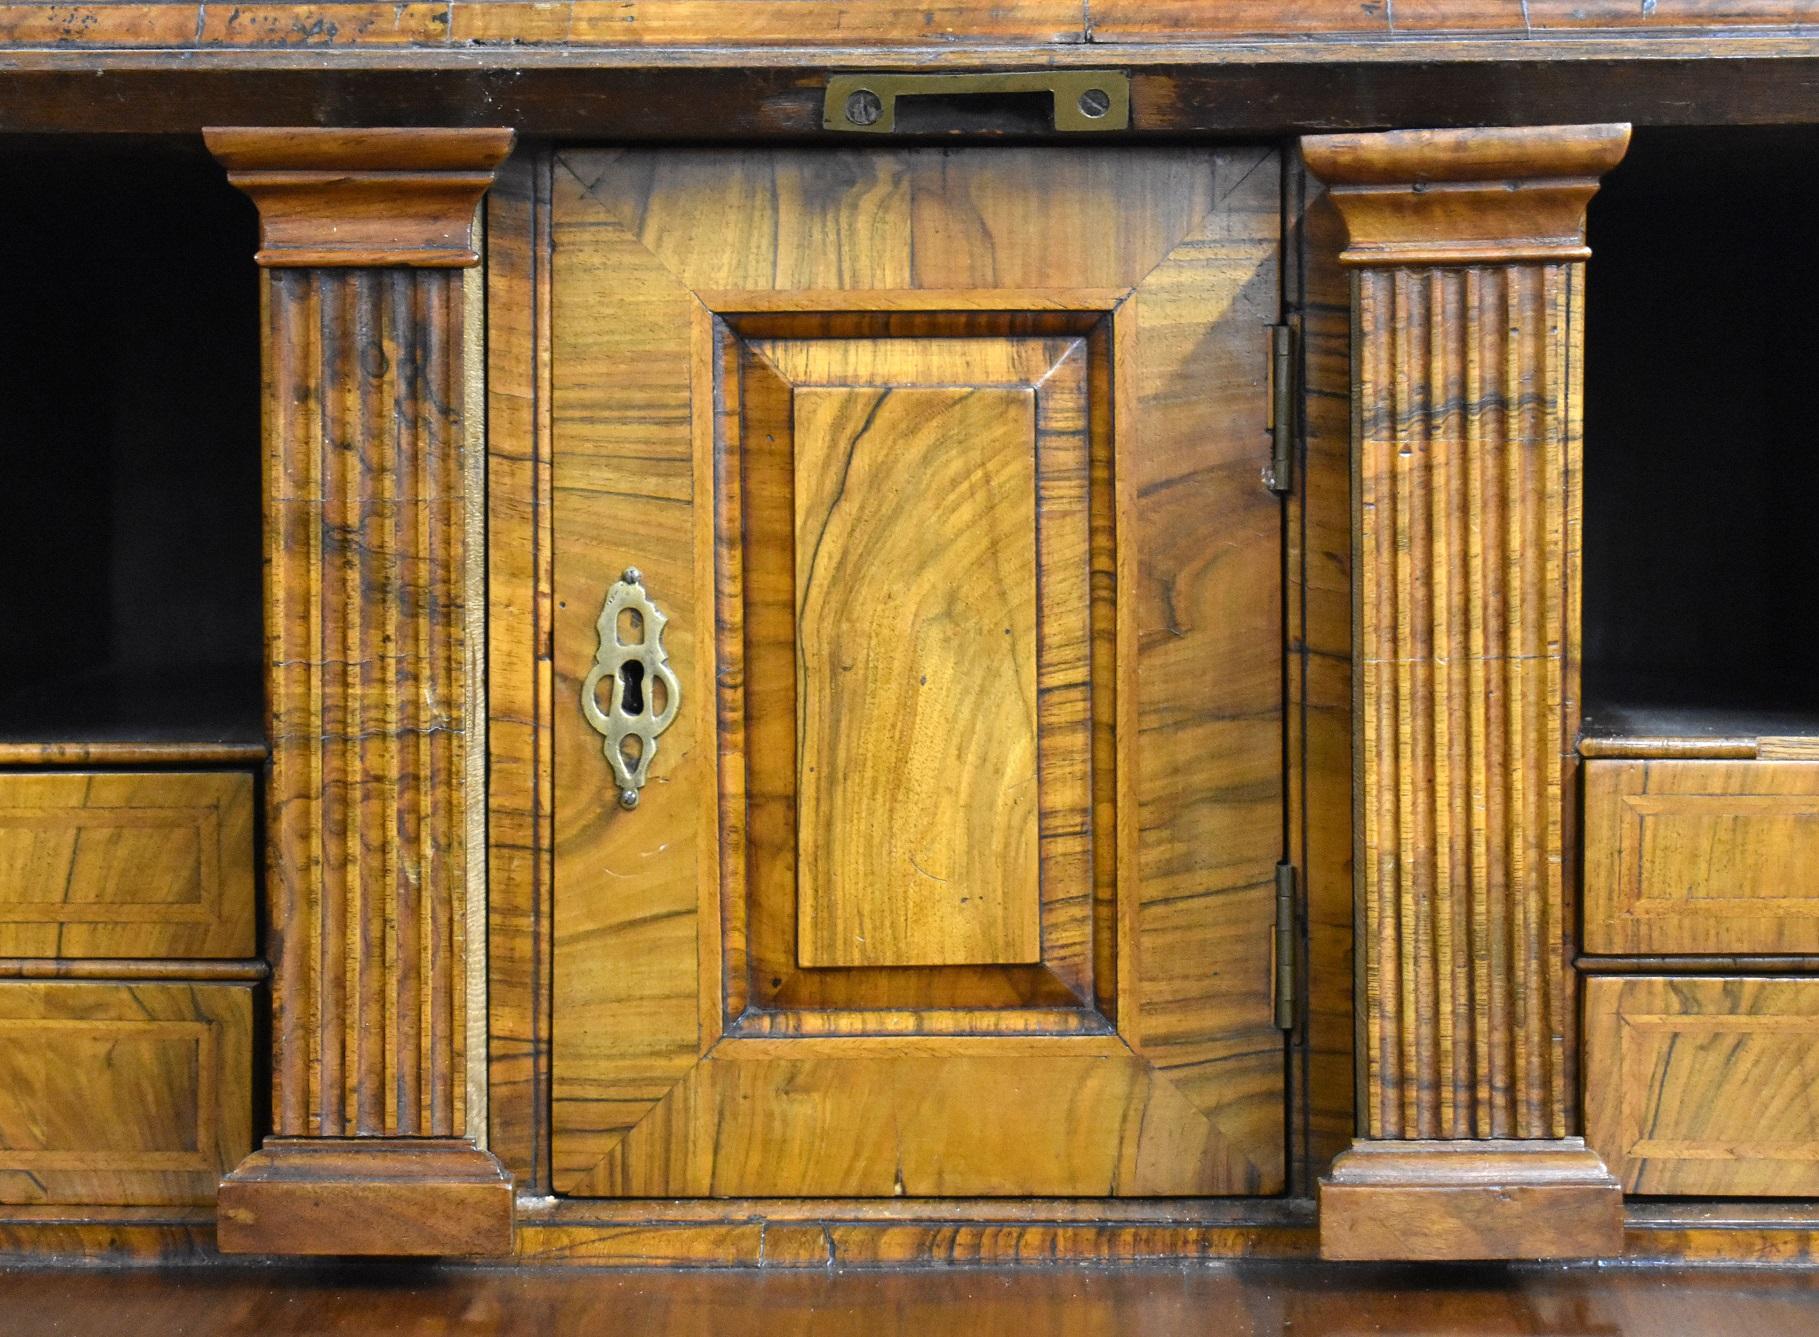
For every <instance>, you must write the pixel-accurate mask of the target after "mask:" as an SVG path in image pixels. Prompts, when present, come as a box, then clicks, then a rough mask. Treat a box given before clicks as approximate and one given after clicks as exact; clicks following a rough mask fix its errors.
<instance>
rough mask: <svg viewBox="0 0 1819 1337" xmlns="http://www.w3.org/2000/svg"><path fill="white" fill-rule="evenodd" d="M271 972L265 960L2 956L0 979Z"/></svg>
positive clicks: (251, 978) (242, 976)
mask: <svg viewBox="0 0 1819 1337" xmlns="http://www.w3.org/2000/svg"><path fill="white" fill-rule="evenodd" d="M270 974H271V967H270V966H269V965H267V964H266V963H265V962H264V961H254V960H245V961H202V960H187V959H185V960H169V961H145V960H138V959H130V960H129V959H126V958H111V959H110V958H94V959H91V960H82V961H78V960H70V959H67V958H65V959H61V960H57V959H49V958H44V957H22V956H7V957H0V980H119V981H121V982H122V983H125V982H128V981H133V980H178V981H183V980H195V981H198V982H208V983H216V982H222V981H228V982H233V981H238V982H245V983H257V982H258V981H260V980H263V979H265V978H266V977H267V976H269V975H270Z"/></svg>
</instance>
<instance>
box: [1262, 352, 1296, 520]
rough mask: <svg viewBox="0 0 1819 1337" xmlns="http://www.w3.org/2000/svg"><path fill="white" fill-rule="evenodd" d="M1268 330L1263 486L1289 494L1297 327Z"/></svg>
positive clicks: (1292, 469)
mask: <svg viewBox="0 0 1819 1337" xmlns="http://www.w3.org/2000/svg"><path fill="white" fill-rule="evenodd" d="M1269 332H1270V376H1269V436H1270V458H1269V463H1268V464H1267V465H1265V466H1264V469H1263V485H1264V486H1265V487H1267V488H1268V489H1269V490H1270V491H1271V492H1276V493H1287V492H1289V491H1290V490H1291V489H1292V488H1293V487H1294V485H1295V389H1296V384H1295V381H1296V377H1295V327H1294V326H1293V325H1271V326H1270V327H1269Z"/></svg>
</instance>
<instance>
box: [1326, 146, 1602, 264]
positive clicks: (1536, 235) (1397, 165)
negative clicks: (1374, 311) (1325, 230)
mask: <svg viewBox="0 0 1819 1337" xmlns="http://www.w3.org/2000/svg"><path fill="white" fill-rule="evenodd" d="M1629 138H1630V128H1629V126H1627V125H1555V126H1540V127H1530V128H1520V129H1494V130H1398V131H1393V132H1390V133H1387V134H1356V135H1315V136H1311V137H1309V138H1306V139H1303V140H1302V141H1301V151H1302V153H1303V154H1304V155H1305V157H1306V160H1307V165H1308V168H1309V170H1311V171H1312V172H1313V173H1314V175H1316V176H1318V177H1319V178H1320V179H1321V180H1322V181H1324V182H1325V183H1326V185H1327V189H1328V191H1329V192H1330V193H1331V195H1332V198H1333V202H1334V203H1335V204H1336V205H1338V207H1339V212H1340V214H1341V216H1342V217H1343V218H1344V219H1345V226H1346V231H1347V235H1348V244H1347V246H1346V248H1345V250H1344V251H1343V252H1342V253H1341V254H1340V261H1341V262H1342V263H1344V264H1347V265H1469V264H1508V263H1513V262H1516V261H1522V260H1541V261H1553V262H1566V261H1573V260H1584V259H1585V258H1586V257H1588V256H1589V255H1590V254H1591V251H1590V250H1588V249H1587V248H1586V245H1585V207H1586V204H1587V203H1588V202H1589V201H1590V200H1591V198H1592V196H1593V195H1594V194H1596V193H1597V190H1598V181H1599V179H1600V178H1601V177H1602V176H1603V175H1604V173H1606V172H1608V171H1610V169H1611V168H1613V167H1615V166H1616V165H1617V163H1618V162H1620V161H1621V160H1622V158H1623V154H1624V150H1625V149H1627V148H1628V147H1629Z"/></svg>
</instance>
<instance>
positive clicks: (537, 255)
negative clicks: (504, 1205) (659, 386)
mask: <svg viewBox="0 0 1819 1337" xmlns="http://www.w3.org/2000/svg"><path fill="white" fill-rule="evenodd" d="M549 191H550V176H549V170H548V163H547V161H546V160H543V159H540V158H535V157H533V156H532V155H529V154H524V153H520V154H516V155H514V156H513V157H512V158H510V159H509V160H507V162H506V163H505V164H504V165H503V166H502V167H501V168H500V172H499V180H498V183H497V184H496V185H495V186H494V187H493V189H492V190H491V191H490V192H489V193H488V195H487V198H486V203H485V209H486V238H487V298H486V308H487V327H488V338H487V346H486V358H487V367H486V373H487V374H486V393H487V433H486V451H487V461H486V464H487V483H488V485H487V490H486V508H487V536H488V542H487V545H486V561H487V619H486V679H487V695H486V702H487V768H488V772H489V774H490V777H491V782H490V783H489V784H488V785H487V902H486V908H487V951H486V972H487V973H486V983H487V1088H488V1098H487V1114H488V1122H489V1125H490V1128H489V1132H490V1136H489V1137H488V1140H487V1144H488V1146H489V1148H490V1149H491V1150H492V1152H493V1154H494V1155H496V1156H497V1157H498V1158H499V1160H500V1162H501V1163H502V1164H503V1165H504V1166H505V1167H506V1168H507V1169H508V1170H509V1171H510V1172H511V1174H512V1177H513V1180H514V1182H515V1183H516V1185H517V1186H518V1188H519V1189H520V1190H522V1191H523V1192H525V1193H528V1194H535V1195H543V1194H546V1193H547V1192H548V1191H549V1177H550V1162H549V1154H548V1147H549V1142H548V1139H549V1027H550V1017H549V991H548V990H549V968H550V937H549V933H550V883H551V880H552V878H551V874H552V869H551V865H550V847H551V842H552V839H553V835H554V833H553V832H552V831H551V829H550V823H549V821H548V805H549V794H550V786H551V783H552V774H551V756H550V744H551V739H552V728H553V725H554V723H555V721H554V718H553V707H552V705H551V702H552V699H553V698H552V691H553V687H552V673H551V660H552V650H553V638H552V637H551V634H550V627H551V622H552V616H553V613H554V594H553V592H552V587H553V585H554V571H553V569H552V562H551V551H550V533H549V516H550V507H551V499H550V451H549V444H550V437H549V426H550V423H549V411H550V380H549V378H550V361H549V354H550V340H549V319H550V308H549V283H550V273H549V254H550V248H549Z"/></svg>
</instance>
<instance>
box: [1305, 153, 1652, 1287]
mask: <svg viewBox="0 0 1819 1337" xmlns="http://www.w3.org/2000/svg"><path fill="white" fill-rule="evenodd" d="M1627 138H1628V130H1627V128H1626V127H1622V126H1592V127H1563V128H1552V129H1540V130H1494V131H1470V132H1409V133H1393V134H1383V135H1335V136H1326V137H1321V138H1317V139H1311V140H1306V141H1303V142H1304V147H1305V149H1306V152H1307V158H1308V164H1309V166H1310V168H1312V169H1313V170H1314V171H1316V172H1318V173H1320V174H1321V175H1322V176H1323V177H1324V178H1325V179H1326V180H1327V182H1328V183H1329V185H1330V186H1331V187H1332V192H1333V197H1334V200H1335V202H1336V204H1337V206H1338V208H1339V210H1340V212H1341V214H1342V215H1343V216H1344V218H1345V221H1346V225H1347V228H1348V232H1349V235H1350V239H1351V244H1350V248H1349V249H1348V250H1347V251H1346V252H1345V256H1344V258H1345V259H1347V260H1348V262H1349V263H1351V264H1352V265H1353V266H1354V269H1353V274H1352V310H1353V349H1352V359H1353V361H1352V368H1353V404H1354V414H1355V417H1354V421H1353V434H1354V454H1355V460H1356V475H1355V478H1356V489H1355V493H1354V502H1353V505H1354V512H1353V516H1354V532H1355V540H1354V541H1355V545H1356V548H1355V554H1354V558H1355V560H1354V571H1355V576H1354V585H1355V589H1356V600H1357V614H1358V622H1357V627H1356V630H1355V632H1354V635H1355V640H1356V643H1355V650H1354V661H1355V666H1356V673H1357V678H1358V702H1357V713H1356V717H1355V725H1354V728H1355V753H1356V756H1357V758H1358V762H1357V767H1358V769H1357V786H1358V791H1357V803H1358V821H1357V830H1356V832H1355V837H1356V840H1357V843H1358V854H1357V860H1356V866H1357V896H1358V902H1359V906H1360V910H1361V915H1360V929H1361V933H1360V936H1359V939H1358V943H1357V956H1358V967H1357V968H1358V970H1359V971H1360V972H1361V981H1360V983H1361V985H1362V987H1361V989H1360V996H1359V1001H1360V1007H1361V1010H1362V1013H1363V1015H1362V1017H1361V1024H1360V1029H1359V1039H1360V1044H1361V1046H1362V1049H1363V1053H1362V1056H1361V1062H1360V1065H1359V1067H1360V1076H1361V1089H1360V1091H1359V1132H1360V1134H1361V1135H1362V1136H1363V1137H1364V1138H1365V1139H1366V1141H1365V1142H1364V1143H1362V1144H1359V1145H1358V1146H1355V1147H1354V1148H1353V1150H1352V1151H1351V1152H1349V1153H1347V1154H1348V1156H1350V1157H1353V1158H1356V1157H1359V1156H1361V1155H1362V1156H1375V1155H1377V1153H1378V1151H1379V1150H1381V1152H1382V1154H1383V1156H1386V1157H1391V1158H1392V1159H1389V1160H1382V1159H1377V1160H1369V1161H1367V1162H1364V1163H1365V1164H1368V1165H1370V1166H1376V1167H1382V1168H1383V1173H1382V1174H1376V1173H1375V1172H1373V1173H1372V1174H1364V1173H1363V1172H1361V1171H1359V1170H1357V1169H1356V1168H1353V1169H1350V1170H1347V1171H1346V1172H1345V1175H1344V1176H1342V1175H1341V1171H1340V1169H1339V1168H1338V1167H1337V1166H1336V1167H1335V1171H1334V1175H1335V1178H1334V1180H1333V1181H1331V1182H1332V1183H1333V1184H1336V1185H1343V1186H1344V1192H1343V1193H1341V1194H1340V1195H1339V1197H1338V1198H1337V1199H1336V1200H1335V1201H1338V1202H1340V1203H1348V1204H1349V1203H1356V1202H1359V1201H1360V1200H1363V1199H1366V1198H1369V1197H1371V1196H1372V1195H1381V1196H1383V1198H1384V1201H1385V1204H1386V1211H1387V1209H1388V1208H1393V1207H1394V1206H1395V1205H1396V1204H1398V1203H1400V1202H1401V1201H1402V1200H1403V1198H1404V1196H1405V1193H1406V1185H1405V1183H1404V1181H1405V1180H1406V1181H1407V1182H1408V1183H1419V1184H1421V1186H1422V1187H1423V1188H1425V1189H1438V1188H1439V1187H1441V1186H1443V1185H1444V1184H1445V1183H1446V1182H1447V1176H1448V1175H1455V1174H1457V1175H1463V1176H1465V1178H1464V1180H1462V1181H1461V1182H1462V1183H1469V1184H1472V1185H1481V1184H1482V1182H1483V1181H1484V1179H1485V1176H1486V1175H1487V1174H1489V1173H1492V1172H1493V1171H1494V1170H1495V1169H1496V1167H1500V1166H1505V1165H1509V1166H1511V1167H1512V1168H1521V1167H1530V1168H1532V1167H1534V1166H1536V1165H1538V1164H1540V1162H1538V1161H1534V1160H1517V1161H1511V1160H1510V1159H1509V1156H1508V1155H1507V1154H1505V1151H1504V1149H1505V1148H1507V1147H1509V1146H1512V1145H1513V1143H1512V1142H1511V1140H1512V1139H1534V1140H1536V1141H1537V1142H1538V1143H1541V1144H1550V1143H1559V1141H1560V1140H1561V1139H1564V1138H1569V1137H1571V1136H1572V1135H1573V1134H1574V1133H1575V1132H1576V1131H1577V1125H1578V1110H1577V1107H1576V1099H1575V1093H1576V1091H1577V1081H1576V1076H1575V1061H1576V1053H1575V1049H1574V1046H1573V1044H1572V1041H1571V1039H1570V1037H1571V1036H1572V1035H1573V1033H1574V1030H1575V1027H1574V1012H1573V999H1572V978H1571V966H1570V963H1571V960H1572V925H1571V914H1570V909H1571V899H1570V895H1569V888H1570V887H1571V886H1572V882H1573V879H1572V876H1571V869H1570V866H1569V865H1570V857H1571V850H1572V847H1573V844H1574V842H1573V840H1572V838H1571V836H1570V832H1571V830H1572V826H1573V811H1572V804H1571V795H1572V794H1573V792H1574V779H1575V767H1576V765H1577V754H1576V750H1575V743H1576V739H1577V735H1578V726H1579V705H1578V699H1579V686H1578V680H1579V663H1578V660H1579V655H1578V641H1579V588H1580V576H1579V530H1580V518H1579V517H1580V499H1579V487H1580V483H1579V479H1580V466H1579V455H1580V427H1581V422H1580V419H1581V413H1580V375H1581V372H1580V364H1581V344H1582V341H1583V309H1584V266H1583V259H1584V256H1585V254H1586V252H1585V250H1584V245H1583V242H1584V235H1583V223H1584V211H1585V202H1586V200H1587V199H1588V198H1589V197H1590V196H1591V193H1592V192H1593V191H1594V190H1595V189H1596V187H1597V176H1596V174H1597V173H1598V172H1600V171H1602V170H1604V169H1605V168H1607V167H1609V166H1610V165H1611V164H1613V163H1614V162H1615V161H1616V160H1617V158H1618V157H1619V156H1620V155H1621V153H1622V150H1623V146H1624V144H1625V142H1626V141H1627ZM1473 1148H1477V1149H1479V1152H1480V1153H1481V1157H1480V1159H1478V1160H1474V1159H1473V1155H1474V1154H1477V1153H1474V1152H1473V1151H1472V1149H1473ZM1580 1154H1583V1155H1589V1153H1583V1150H1582V1149H1581V1153H1580ZM1424 1156H1431V1157H1433V1158H1434V1161H1433V1165H1432V1167H1431V1168H1430V1169H1429V1170H1426V1171H1423V1172H1422V1173H1421V1174H1420V1175H1416V1174H1414V1172H1413V1171H1412V1170H1408V1169H1406V1167H1407V1166H1408V1165H1409V1164H1411V1163H1412V1162H1411V1160H1410V1158H1413V1160H1416V1161H1418V1160H1420V1159H1421V1158H1422V1157H1424ZM1484 1158H1488V1159H1484ZM1594 1159H1595V1158H1594ZM1486 1166H1488V1167H1491V1170H1490V1171H1487V1170H1485V1169H1484V1167H1486ZM1605 1178H1606V1179H1607V1180H1608V1176H1606V1177H1605ZM1526 1182H1527V1181H1524V1180H1520V1179H1518V1180H1515V1181H1512V1185H1518V1184H1524V1183H1526ZM1589 1182H1590V1181H1588V1183H1589ZM1601 1191H1609V1192H1612V1193H1614V1192H1615V1189H1614V1185H1610V1186H1607V1189H1605V1190H1601ZM1572 1194H1573V1195H1574V1196H1573V1197H1572V1198H1571V1201H1573V1202H1581V1201H1583V1202H1585V1203H1590V1202H1591V1201H1592V1199H1593V1198H1594V1197H1595V1196H1596V1195H1595V1194H1593V1193H1592V1191H1591V1189H1590V1188H1589V1187H1587V1186H1586V1185H1576V1186H1575V1187H1574V1188H1573V1189H1572ZM1532 1196H1533V1195H1532V1194H1527V1193H1526V1190H1525V1193H1524V1194H1516V1195H1514V1196H1511V1197H1509V1198H1507V1199H1504V1198H1499V1197H1498V1196H1497V1195H1496V1194H1495V1193H1489V1194H1487V1193H1483V1192H1476V1195H1475V1197H1468V1198H1464V1199H1460V1201H1470V1202H1471V1203H1472V1205H1471V1206H1470V1208H1469V1213H1470V1216H1471V1218H1472V1219H1471V1220H1470V1221H1469V1222H1466V1223H1463V1224H1461V1225H1460V1226H1459V1227H1457V1228H1456V1229H1455V1230H1454V1232H1453V1235H1452V1236H1451V1237H1453V1238H1457V1239H1458V1240H1460V1241H1461V1244H1460V1247H1462V1248H1470V1249H1472V1250H1475V1251H1476V1252H1472V1253H1469V1254H1464V1255H1459V1256H1470V1257H1487V1256H1510V1257H1524V1256H1535V1257H1539V1256H1561V1255H1562V1254H1563V1253H1564V1252H1568V1251H1578V1250H1583V1251H1584V1252H1586V1253H1588V1254H1594V1255H1596V1254H1605V1253H1609V1254H1615V1253H1616V1252H1618V1251H1619V1250H1620V1249H1621V1247H1622V1233H1621V1229H1620V1222H1619V1218H1618V1216H1617V1214H1616V1208H1615V1206H1614V1205H1611V1204H1605V1205H1603V1206H1599V1207H1597V1208H1596V1210H1595V1211H1592V1209H1591V1208H1589V1207H1587V1208H1586V1210H1587V1211H1588V1212H1591V1214H1590V1215H1588V1216H1586V1217H1584V1218H1583V1220H1581V1222H1580V1224H1579V1225H1578V1226H1574V1227H1570V1228H1569V1227H1567V1226H1563V1227H1561V1228H1560V1233H1559V1234H1558V1238H1557V1239H1556V1241H1555V1242H1554V1243H1553V1244H1550V1245H1548V1246H1547V1249H1545V1250H1541V1251H1537V1250H1536V1246H1535V1245H1534V1244H1532V1243H1531V1242H1529V1240H1530V1236H1531V1235H1532V1233H1533V1232H1532V1223H1531V1216H1532V1213H1531V1212H1530V1211H1529V1209H1528V1208H1527V1206H1526V1205H1525V1204H1526V1203H1527V1202H1528V1200H1529V1198H1530V1197H1532ZM1326 1200H1327V1195H1326V1194H1325V1193H1324V1192H1323V1195H1322V1201H1323V1202H1324V1201H1326ZM1444 1201H1447V1202H1451V1201H1453V1200H1452V1199H1444ZM1613 1202H1614V1200H1613ZM1359 1212H1360V1213H1364V1209H1363V1208H1359ZM1563 1214H1564V1209H1563ZM1505 1216H1507V1218H1508V1220H1507V1222H1504V1220H1503V1218H1504V1217H1505ZM1599 1223H1602V1224H1601V1225H1600V1224H1599ZM1436 1229H1438V1228H1436ZM1321 1234H1322V1240H1323V1241H1325V1240H1326V1239H1327V1238H1328V1236H1329V1234H1330V1235H1331V1237H1332V1239H1333V1240H1334V1244H1333V1248H1334V1249H1335V1250H1343V1252H1335V1253H1334V1255H1333V1256H1335V1257H1341V1256H1342V1257H1362V1256H1367V1254H1366V1252H1365V1250H1367V1249H1371V1248H1380V1249H1382V1250H1383V1251H1384V1252H1382V1253H1378V1254H1369V1255H1368V1256H1376V1257H1392V1258H1394V1257H1423V1256H1428V1257H1438V1256H1445V1255H1443V1253H1441V1252H1433V1253H1426V1254H1423V1253H1419V1252H1411V1250H1418V1249H1424V1248H1431V1249H1434V1250H1442V1249H1443V1248H1444V1244H1443V1243H1421V1242H1419V1239H1418V1238H1411V1239H1409V1240H1407V1241H1405V1240H1404V1239H1403V1237H1402V1235H1401V1234H1400V1233H1399V1232H1397V1231H1396V1230H1387V1231H1382V1230H1379V1231H1367V1230H1364V1229H1362V1228H1361V1227H1353V1226H1351V1225H1348V1224H1347V1218H1346V1216H1345V1215H1344V1214H1340V1215H1336V1216H1335V1217H1334V1218H1333V1219H1332V1221H1331V1222H1330V1223H1329V1221H1328V1220H1327V1218H1326V1217H1325V1216H1324V1215H1323V1217H1322V1225H1321ZM1412 1234H1413V1232H1411V1235H1412ZM1448 1237H1449V1236H1447V1235H1445V1234H1444V1233H1440V1234H1436V1235H1435V1236H1434V1238H1435V1239H1437V1240H1441V1241H1444V1239H1446V1238H1448ZM1497 1241H1503V1242H1505V1243H1506V1244H1507V1245H1508V1247H1510V1248H1512V1249H1517V1250H1518V1251H1517V1252H1514V1253H1509V1254H1490V1253H1486V1252H1484V1250H1488V1249H1492V1248H1493V1247H1495V1244H1496V1242H1497ZM1323 1247H1324V1244H1323Z"/></svg>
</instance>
